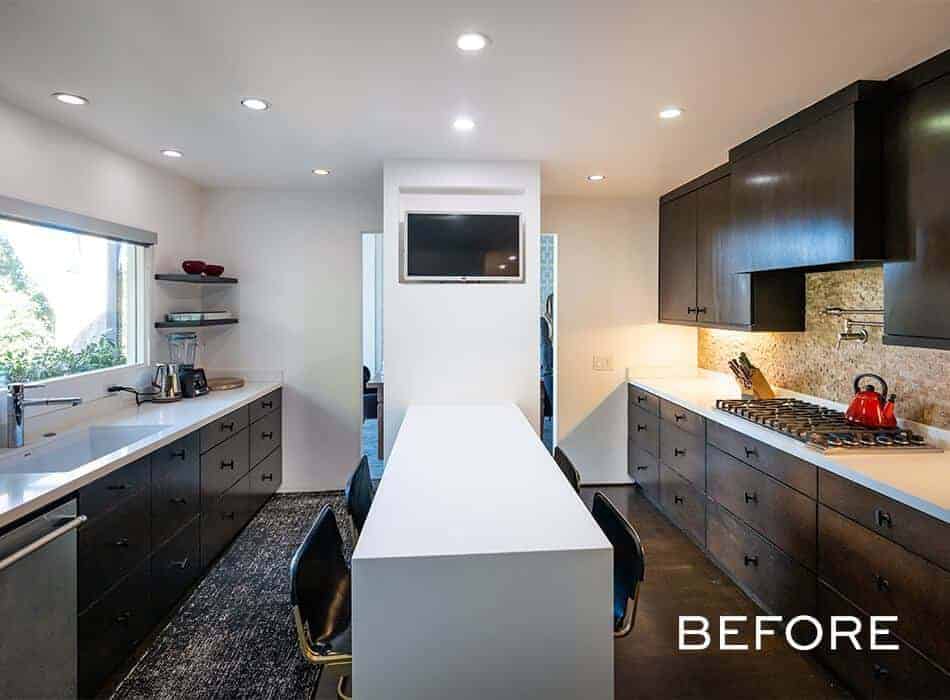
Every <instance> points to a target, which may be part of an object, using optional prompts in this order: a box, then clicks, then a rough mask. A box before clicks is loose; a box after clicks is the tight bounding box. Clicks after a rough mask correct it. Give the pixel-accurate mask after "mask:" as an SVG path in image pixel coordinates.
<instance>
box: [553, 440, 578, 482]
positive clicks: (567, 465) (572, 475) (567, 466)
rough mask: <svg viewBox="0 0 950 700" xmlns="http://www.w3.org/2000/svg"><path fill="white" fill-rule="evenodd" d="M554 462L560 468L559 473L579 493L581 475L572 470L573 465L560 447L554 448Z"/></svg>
mask: <svg viewBox="0 0 950 700" xmlns="http://www.w3.org/2000/svg"><path fill="white" fill-rule="evenodd" d="M554 461H555V462H557V466H559V467H560V468H561V471H562V472H563V473H564V476H565V477H566V478H567V480H568V482H569V483H570V484H571V488H573V489H574V490H575V491H576V492H577V493H580V492H581V475H580V472H578V471H577V470H576V469H575V468H574V464H573V463H572V462H571V460H570V459H568V457H567V455H566V454H564V450H562V449H561V448H560V447H555V448H554Z"/></svg>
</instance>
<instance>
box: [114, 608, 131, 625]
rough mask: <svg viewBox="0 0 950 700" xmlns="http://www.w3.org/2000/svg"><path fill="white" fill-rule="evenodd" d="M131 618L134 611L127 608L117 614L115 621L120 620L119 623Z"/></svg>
mask: <svg viewBox="0 0 950 700" xmlns="http://www.w3.org/2000/svg"><path fill="white" fill-rule="evenodd" d="M131 619H132V611H131V610H126V611H125V612H122V613H119V614H118V615H116V617H115V621H116V622H119V623H124V622H128V621H129V620H131Z"/></svg>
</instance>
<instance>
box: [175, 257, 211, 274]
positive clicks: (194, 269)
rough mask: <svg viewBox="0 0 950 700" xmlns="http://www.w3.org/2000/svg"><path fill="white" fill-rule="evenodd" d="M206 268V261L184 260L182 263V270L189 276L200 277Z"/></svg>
mask: <svg viewBox="0 0 950 700" xmlns="http://www.w3.org/2000/svg"><path fill="white" fill-rule="evenodd" d="M206 267H207V265H205V261H204V260H184V261H183V262H182V263H181V269H182V270H184V271H185V272H186V273H188V274H189V275H200V274H201V273H202V272H204V271H205V268H206Z"/></svg>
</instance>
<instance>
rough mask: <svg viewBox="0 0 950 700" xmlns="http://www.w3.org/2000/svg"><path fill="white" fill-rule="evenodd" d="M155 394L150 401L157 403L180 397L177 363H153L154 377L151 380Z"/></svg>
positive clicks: (175, 399) (176, 399)
mask: <svg viewBox="0 0 950 700" xmlns="http://www.w3.org/2000/svg"><path fill="white" fill-rule="evenodd" d="M152 386H153V387H155V390H156V391H155V394H153V395H152V397H151V399H150V400H151V401H156V402H158V403H163V402H168V401H178V400H179V399H180V398H181V379H179V377H178V365H175V364H170V363H165V362H163V363H159V364H157V365H155V378H154V379H153V380H152Z"/></svg>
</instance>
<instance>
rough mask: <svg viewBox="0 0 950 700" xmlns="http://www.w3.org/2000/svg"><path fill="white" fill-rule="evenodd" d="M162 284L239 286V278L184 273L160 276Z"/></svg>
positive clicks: (158, 277)
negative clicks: (186, 283)
mask: <svg viewBox="0 0 950 700" xmlns="http://www.w3.org/2000/svg"><path fill="white" fill-rule="evenodd" d="M155 279H157V280H159V281H161V282H188V283H190V284H237V283H238V281H237V277H209V276H208V275H185V274H182V273H171V274H158V275H155Z"/></svg>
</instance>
